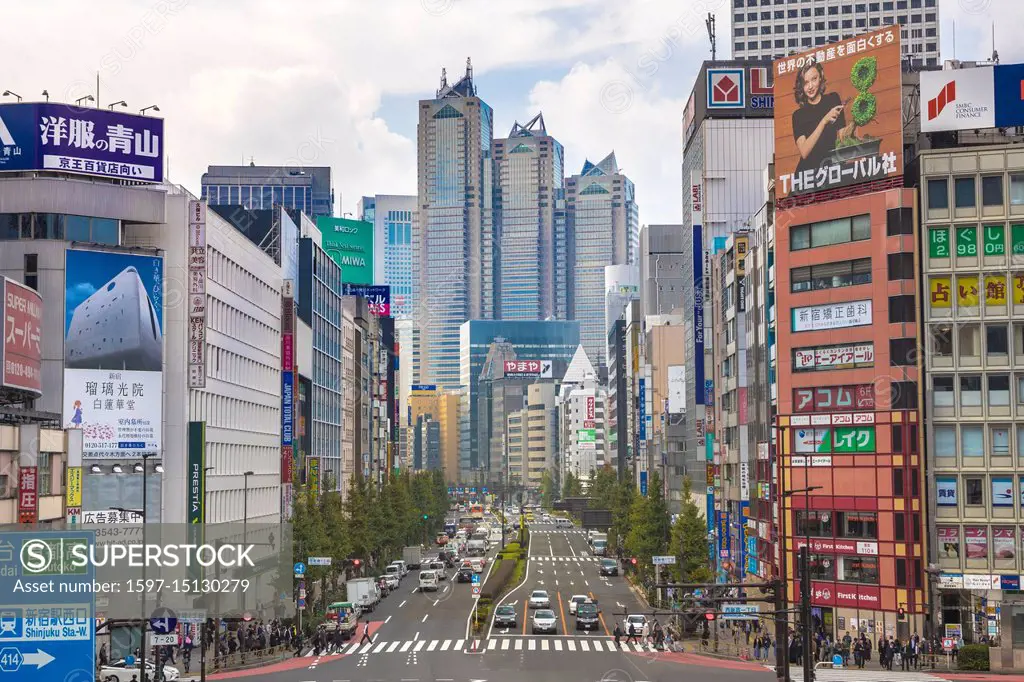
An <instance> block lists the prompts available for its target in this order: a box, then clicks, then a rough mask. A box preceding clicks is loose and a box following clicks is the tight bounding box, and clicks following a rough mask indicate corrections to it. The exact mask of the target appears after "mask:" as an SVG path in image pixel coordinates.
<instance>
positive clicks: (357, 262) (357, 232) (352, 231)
mask: <svg viewBox="0 0 1024 682" xmlns="http://www.w3.org/2000/svg"><path fill="white" fill-rule="evenodd" d="M316 226H317V228H318V229H319V230H320V234H321V235H322V236H323V249H324V251H326V252H327V255H328V256H330V257H331V260H333V261H334V262H335V263H337V264H338V265H339V266H341V281H342V282H344V283H346V284H373V223H371V222H367V221H365V220H349V219H347V218H331V217H329V216H320V217H318V218H317V220H316Z"/></svg>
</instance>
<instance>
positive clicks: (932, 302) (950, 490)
mask: <svg viewBox="0 0 1024 682" xmlns="http://www.w3.org/2000/svg"><path fill="white" fill-rule="evenodd" d="M1019 149H1020V147H1019V146H1018V145H1012V146H1011V145H994V146H986V147H967V148H960V149H947V150H932V151H928V152H924V153H923V154H922V156H921V157H920V181H921V184H920V186H921V191H922V198H921V223H922V230H923V232H924V234H923V235H922V242H921V243H922V249H923V252H922V253H921V256H920V258H921V264H922V267H921V270H922V272H923V280H924V281H923V282H922V285H921V286H922V297H923V298H924V306H923V308H924V322H925V329H924V332H923V338H924V348H925V372H926V379H925V391H926V394H927V395H928V399H927V400H926V401H925V406H924V407H925V411H926V412H925V419H926V421H925V423H926V424H927V425H928V429H927V436H926V451H927V453H928V471H929V473H928V479H927V483H926V486H927V489H929V490H932V491H935V492H934V495H933V496H932V497H931V499H930V508H929V510H928V512H929V516H930V518H931V523H929V525H928V529H929V540H930V544H931V547H932V551H931V552H930V553H929V560H931V561H934V562H937V564H938V566H939V568H940V570H941V574H940V576H939V581H938V584H937V586H936V591H937V593H936V595H935V604H934V609H935V611H936V612H937V613H938V614H941V618H942V621H941V622H942V623H944V624H945V627H946V628H953V630H954V631H956V632H958V633H960V634H961V635H962V637H963V638H964V639H965V640H966V641H973V642H977V641H979V639H980V638H981V637H982V636H989V637H992V636H996V635H998V636H1000V638H1001V642H1002V647H1003V660H1004V661H1005V660H1006V656H1008V655H1011V654H1010V646H1009V644H1010V642H1011V640H1014V639H1016V638H1017V637H1018V636H1019V634H1018V633H1019V631H1020V628H1019V626H1017V624H1016V622H1014V619H1010V618H1007V617H1006V616H1003V617H999V616H996V617H995V618H992V617H991V614H992V612H993V610H995V612H996V613H1004V614H1005V613H1012V614H1017V613H1019V611H1020V608H1021V604H1022V603H1024V602H1022V600H1021V598H1020V597H1019V596H1018V594H1019V593H1018V591H1017V590H1018V587H1017V586H1015V583H1014V582H1013V580H1009V581H1007V579H1006V578H1003V577H1001V576H1003V575H1006V576H1008V577H1009V578H1016V577H1017V575H1018V574H1020V573H1024V571H1022V570H1021V569H1020V565H1021V561H1022V557H1021V552H1020V546H1021V545H1020V544H1019V538H1018V533H1019V530H1020V523H1021V522H1020V513H1021V506H1020V500H1021V499H1022V497H1021V488H1020V486H1021V485H1022V484H1024V468H1022V466H1021V461H1022V460H1021V453H1022V452H1024V423H1021V422H1020V420H1021V417H1022V416H1024V374H1022V373H1021V367H1022V366H1024V323H1022V322H1020V321H1019V320H1020V319H1021V315H1022V314H1024V273H1022V272H1021V271H1020V270H1019V267H1020V262H1019V255H1018V254H1020V253H1024V227H1022V226H1021V225H1019V224H1016V223H1019V222H1020V216H1021V215H1024V201H1022V196H1024V193H1022V188H1024V157H1022V156H1021V154H1020V152H1019ZM1011 628H1012V633H1011ZM1011 635H1012V636H1011ZM1014 645H1016V643H1014ZM1013 653H1014V654H1017V655H1018V656H1019V650H1017V651H1015V652H1013ZM1004 665H1007V664H1006V663H1004ZM1019 665H1020V664H1019V663H1018V666H1019Z"/></svg>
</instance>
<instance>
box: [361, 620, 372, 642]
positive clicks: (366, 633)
mask: <svg viewBox="0 0 1024 682" xmlns="http://www.w3.org/2000/svg"><path fill="white" fill-rule="evenodd" d="M363 642H369V643H370V644H373V637H370V624H369V623H363V638H362V639H360V640H359V643H360V644H362V643H363Z"/></svg>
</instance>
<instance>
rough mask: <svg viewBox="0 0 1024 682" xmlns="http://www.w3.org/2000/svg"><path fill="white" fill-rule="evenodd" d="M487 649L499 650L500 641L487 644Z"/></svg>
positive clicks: (493, 640)
mask: <svg viewBox="0 0 1024 682" xmlns="http://www.w3.org/2000/svg"><path fill="white" fill-rule="evenodd" d="M487 648H488V649H497V648H498V640H496V639H492V640H491V641H490V642H488V643H487Z"/></svg>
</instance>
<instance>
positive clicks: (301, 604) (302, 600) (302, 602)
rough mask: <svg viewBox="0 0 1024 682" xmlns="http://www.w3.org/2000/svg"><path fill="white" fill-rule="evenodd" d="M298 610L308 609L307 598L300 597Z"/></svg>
mask: <svg viewBox="0 0 1024 682" xmlns="http://www.w3.org/2000/svg"><path fill="white" fill-rule="evenodd" d="M298 608H299V611H303V610H305V608H306V598H305V597H299V602H298Z"/></svg>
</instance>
